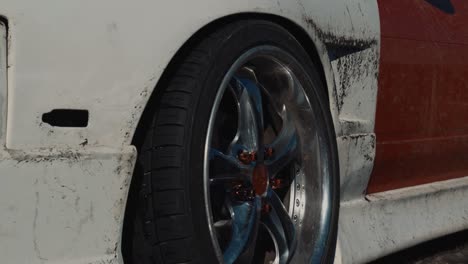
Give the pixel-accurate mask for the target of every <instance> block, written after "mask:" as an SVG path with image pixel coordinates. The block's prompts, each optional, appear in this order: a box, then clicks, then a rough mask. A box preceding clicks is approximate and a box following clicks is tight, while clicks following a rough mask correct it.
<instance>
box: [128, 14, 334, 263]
mask: <svg viewBox="0 0 468 264" xmlns="http://www.w3.org/2000/svg"><path fill="white" fill-rule="evenodd" d="M169 75H170V77H169V78H168V81H167V82H165V84H164V87H162V86H161V85H158V88H157V89H160V90H158V91H159V97H158V100H157V101H158V102H157V109H156V111H155V112H154V114H153V115H152V118H151V121H150V123H151V125H149V126H147V128H146V129H145V134H146V136H145V144H143V146H142V147H141V148H140V149H139V158H138V167H139V169H138V171H139V172H138V173H137V174H136V176H135V177H141V180H140V186H139V201H138V204H139V206H138V209H137V210H136V215H135V217H136V221H135V222H134V229H135V231H134V233H133V238H132V239H133V256H132V260H133V263H186V262H191V263H218V262H220V263H223V262H224V263H227V264H230V263H290V262H291V263H327V262H331V261H332V259H333V257H334V251H335V243H336V230H337V219H338V204H339V191H338V187H339V175H338V158H337V151H336V142H335V134H334V129H333V123H332V120H331V116H330V112H329V104H328V98H327V96H326V93H325V91H326V90H325V88H324V85H323V84H322V82H321V80H320V77H319V74H318V71H317V68H316V66H314V64H313V63H312V61H311V60H310V58H309V56H308V54H307V53H306V51H305V50H304V48H303V47H302V46H301V45H300V44H299V42H298V41H297V40H296V39H295V38H294V37H293V36H292V35H291V34H289V33H288V31H286V30H285V29H284V28H282V27H280V26H278V25H276V24H274V23H271V22H267V21H261V20H258V21H257V20H254V21H242V22H236V23H231V24H229V25H225V26H223V27H222V28H220V29H218V30H216V31H215V32H213V33H212V34H209V35H208V36H206V37H205V38H204V39H202V40H200V41H199V42H198V43H196V44H194V45H193V46H192V47H191V51H190V52H189V53H188V54H187V55H186V56H184V58H183V59H181V61H180V62H179V63H178V66H177V67H176V70H175V71H174V72H172V73H170V74H169Z"/></svg>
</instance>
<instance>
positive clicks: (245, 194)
mask: <svg viewBox="0 0 468 264" xmlns="http://www.w3.org/2000/svg"><path fill="white" fill-rule="evenodd" d="M232 195H233V197H234V198H235V199H236V200H238V201H252V200H253V199H255V193H254V191H253V190H252V188H248V187H244V186H242V185H236V186H234V187H233V188H232Z"/></svg>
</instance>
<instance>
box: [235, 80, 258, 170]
mask: <svg viewBox="0 0 468 264" xmlns="http://www.w3.org/2000/svg"><path fill="white" fill-rule="evenodd" d="M230 88H231V90H232V92H233V94H234V97H235V99H236V101H237V107H238V116H239V119H238V128H237V133H236V137H235V138H234V140H233V142H232V143H231V147H230V153H231V154H232V155H237V154H238V153H239V151H244V150H247V151H258V150H259V149H262V150H263V105H262V94H261V91H260V89H259V87H258V86H257V84H256V83H255V81H252V80H249V79H238V78H233V81H232V83H231V86H230ZM257 155H258V156H257V161H263V151H258V152H257Z"/></svg>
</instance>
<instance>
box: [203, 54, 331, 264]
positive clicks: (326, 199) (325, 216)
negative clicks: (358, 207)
mask: <svg viewBox="0 0 468 264" xmlns="http://www.w3.org/2000/svg"><path fill="white" fill-rule="evenodd" d="M275 53H280V54H282V56H286V57H288V59H289V61H292V62H294V63H295V64H296V65H295V66H296V67H297V68H300V69H301V70H302V71H303V69H302V67H301V65H300V64H299V63H298V62H297V61H296V60H295V59H294V58H293V57H292V56H290V55H289V54H287V53H286V52H284V51H282V50H281V49H279V48H277V47H274V46H258V47H255V48H252V49H250V50H248V51H247V52H245V53H244V54H243V55H241V56H240V57H239V58H238V59H237V60H236V61H235V62H234V63H233V65H232V66H231V68H230V69H229V70H228V72H227V73H226V75H225V76H224V78H223V80H222V82H221V85H220V88H219V89H218V91H217V94H216V97H215V101H214V104H213V108H212V110H211V113H210V118H209V124H208V130H207V137H206V141H205V146H204V147H205V151H204V164H203V168H204V173H203V177H204V182H205V184H204V198H205V210H206V213H207V218H208V224H209V231H210V236H211V240H212V244H213V247H214V249H215V252H216V255H217V257H218V260H219V261H220V262H222V260H223V253H222V250H221V248H220V246H219V243H218V240H217V236H216V234H215V232H216V231H215V230H214V227H213V225H214V223H213V215H212V211H211V199H210V190H209V187H210V186H209V182H210V178H209V176H210V174H209V150H210V144H211V141H212V136H213V135H212V133H213V126H214V123H215V116H216V113H217V111H218V109H219V104H220V102H221V98H222V97H223V95H224V93H225V92H226V88H227V86H228V83H229V82H230V80H231V79H232V78H233V77H234V74H235V73H236V72H237V71H238V70H239V68H240V67H242V66H243V65H244V64H245V63H247V62H248V61H249V60H251V59H252V58H255V57H257V56H265V54H269V56H270V57H271V59H272V60H274V61H276V63H278V64H280V65H283V67H284V68H285V69H287V70H289V71H290V68H289V67H288V66H285V65H284V64H283V63H282V62H281V61H279V60H278V59H277V58H276V57H275V56H274V55H271V54H275ZM262 54H263V55H262ZM291 74H294V73H291ZM296 81H297V79H296ZM299 84H300V85H302V84H301V83H299ZM299 88H300V89H302V96H303V97H304V98H303V99H304V100H305V101H306V102H307V104H308V105H309V106H310V102H309V98H308V97H307V94H306V92H305V91H304V90H303V88H302V87H299ZM311 111H313V110H312V108H311ZM314 114H316V113H314ZM319 130H320V129H315V133H316V134H317V135H316V141H317V142H315V143H316V144H317V146H316V147H317V153H318V155H319V156H320V157H319V158H318V160H319V161H318V162H317V165H318V166H320V168H318V170H319V172H320V175H321V179H320V180H321V182H320V184H319V185H320V186H315V187H316V188H319V189H320V193H321V199H320V200H321V201H320V208H317V209H319V210H318V211H319V212H320V213H319V215H320V217H319V218H320V220H318V223H314V224H318V225H319V228H318V230H316V231H317V232H316V237H315V241H314V247H313V248H312V247H311V249H310V250H311V251H310V252H309V253H307V252H302V254H306V255H307V254H308V256H305V255H304V256H300V258H301V260H305V258H307V259H308V260H309V261H313V262H314V263H315V261H316V260H318V261H320V259H321V256H322V253H323V250H324V248H323V247H324V246H325V244H326V241H327V240H328V232H329V222H330V221H329V220H330V217H331V211H330V210H331V192H330V184H331V182H330V179H329V177H327V176H328V175H330V172H329V162H328V160H327V157H328V154H329V153H328V152H329V150H328V149H327V148H326V147H325V146H326V144H325V142H324V138H323V135H321V134H320V131H319ZM321 153H324V155H321ZM306 177H307V175H303V177H298V178H297V181H294V182H293V184H294V185H292V187H290V189H292V190H293V194H292V195H291V196H290V201H289V204H290V205H292V206H293V207H294V205H295V203H296V199H297V197H299V196H300V197H301V199H303V200H304V202H307V195H306V194H305V193H306V191H307V192H309V191H311V190H309V189H310V188H309V187H307V188H309V189H307V190H306V183H304V179H305V178H306ZM308 177H311V176H310V175H309V176H308ZM301 180H302V181H303V182H302V183H301ZM305 181H306V182H307V180H305ZM297 184H299V185H298V186H299V187H297V186H296V185H297ZM301 190H302V191H301ZM304 210H305V209H304ZM289 212H290V214H291V216H292V215H293V214H294V210H291V208H290V210H289ZM304 217H305V215H304V213H302V216H299V217H298V222H299V223H300V225H302V219H303V218H304ZM300 230H301V229H300ZM269 232H270V231H269ZM299 233H301V231H299ZM298 239H301V237H299V238H298ZM302 239H304V238H302ZM275 243H276V242H275ZM294 259H296V256H295V255H294V256H293V260H294Z"/></svg>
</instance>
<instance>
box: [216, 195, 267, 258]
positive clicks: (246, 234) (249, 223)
mask: <svg viewBox="0 0 468 264" xmlns="http://www.w3.org/2000/svg"><path fill="white" fill-rule="evenodd" d="M260 208H261V201H260V199H259V198H258V197H257V198H255V200H254V201H251V202H243V203H235V204H233V205H232V211H231V218H232V239H231V241H230V242H229V245H228V247H227V248H226V250H225V251H224V254H223V258H224V263H226V264H231V263H235V262H236V261H238V259H239V257H240V256H241V255H242V254H243V252H244V251H245V250H246V249H247V248H248V247H249V246H250V245H252V244H255V241H256V237H257V232H258V225H259V214H260Z"/></svg>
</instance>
